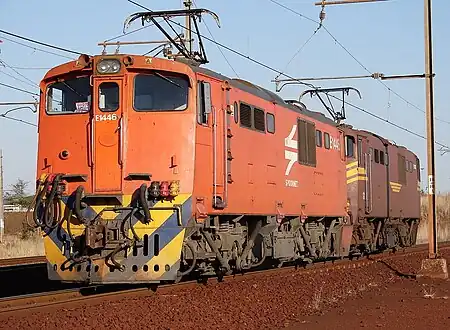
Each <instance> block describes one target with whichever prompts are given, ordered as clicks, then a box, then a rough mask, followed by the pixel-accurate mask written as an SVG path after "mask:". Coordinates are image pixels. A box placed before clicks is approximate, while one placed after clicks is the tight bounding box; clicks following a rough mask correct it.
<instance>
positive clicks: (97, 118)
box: [95, 113, 117, 121]
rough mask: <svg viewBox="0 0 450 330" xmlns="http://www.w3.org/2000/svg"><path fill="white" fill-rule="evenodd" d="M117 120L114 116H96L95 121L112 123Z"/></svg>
mask: <svg viewBox="0 0 450 330" xmlns="http://www.w3.org/2000/svg"><path fill="white" fill-rule="evenodd" d="M112 120H117V115H116V114H115V113H113V114H111V113H110V114H107V115H106V114H105V115H95V121H112Z"/></svg>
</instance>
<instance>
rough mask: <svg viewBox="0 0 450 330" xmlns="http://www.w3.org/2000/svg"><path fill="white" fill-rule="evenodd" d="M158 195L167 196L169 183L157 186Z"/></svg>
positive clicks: (165, 182)
mask: <svg viewBox="0 0 450 330" xmlns="http://www.w3.org/2000/svg"><path fill="white" fill-rule="evenodd" d="M159 193H160V194H161V197H167V196H169V182H167V181H163V182H161V185H160V186H159Z"/></svg>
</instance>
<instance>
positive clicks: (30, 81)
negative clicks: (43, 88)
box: [0, 59, 39, 87]
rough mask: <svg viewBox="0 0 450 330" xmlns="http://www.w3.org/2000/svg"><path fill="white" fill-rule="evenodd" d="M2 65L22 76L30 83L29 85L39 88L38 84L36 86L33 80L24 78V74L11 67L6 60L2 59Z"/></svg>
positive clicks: (0, 61) (0, 62)
mask: <svg viewBox="0 0 450 330" xmlns="http://www.w3.org/2000/svg"><path fill="white" fill-rule="evenodd" d="M0 64H3V65H4V66H5V67H8V68H9V69H11V70H12V71H14V72H15V73H16V74H17V75H19V76H21V77H22V78H24V79H25V80H26V81H28V82H29V83H31V84H32V85H33V86H35V87H39V85H38V84H36V83H35V82H34V81H33V80H31V79H29V78H28V77H26V76H24V75H23V74H21V73H20V72H19V71H17V70H16V69H14V68H13V67H12V66H10V65H9V64H8V63H6V62H5V61H4V60H1V59H0Z"/></svg>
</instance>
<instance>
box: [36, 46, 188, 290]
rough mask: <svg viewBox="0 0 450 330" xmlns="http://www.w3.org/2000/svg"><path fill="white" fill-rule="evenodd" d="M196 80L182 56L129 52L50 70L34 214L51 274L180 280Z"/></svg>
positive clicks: (97, 280) (59, 277)
mask: <svg viewBox="0 0 450 330" xmlns="http://www.w3.org/2000/svg"><path fill="white" fill-rule="evenodd" d="M194 79H195V76H194V75H193V72H192V70H190V68H189V66H187V65H185V64H183V63H179V62H175V61H169V60H164V59H158V58H151V57H145V56H133V57H132V56H127V55H114V56H111V55H105V56H95V57H87V56H80V58H79V59H78V60H77V61H73V62H70V63H66V64H63V65H61V66H59V67H56V68H54V69H52V70H50V71H49V72H48V73H47V75H46V76H45V78H44V79H43V81H42V83H41V91H42V97H41V104H40V115H39V144H38V149H39V151H38V168H37V171H38V176H39V177H40V180H39V181H38V196H37V197H39V198H37V201H38V203H37V205H36V211H35V221H36V224H37V225H38V226H40V227H41V228H42V229H43V231H44V232H45V233H46V235H45V237H44V242H45V243H44V244H45V248H46V255H47V259H48V264H49V267H48V269H49V274H50V278H51V279H56V280H70V281H72V280H77V281H90V282H92V283H103V282H123V280H121V278H123V275H124V274H123V272H125V273H126V275H127V276H126V278H128V281H133V282H139V281H145V282H148V281H153V280H155V281H160V280H174V279H175V278H176V276H177V269H178V268H179V267H178V265H179V257H180V256H179V254H177V253H171V251H172V252H173V251H176V250H178V251H180V250H181V245H182V242H183V238H184V231H185V229H184V228H185V227H186V225H187V222H188V219H190V218H191V205H190V203H191V195H192V187H193V167H194V132H195V122H196V120H195V113H196V110H195V109H196V97H195V95H196V93H195V88H194V86H195V84H194ZM148 206H149V207H148Z"/></svg>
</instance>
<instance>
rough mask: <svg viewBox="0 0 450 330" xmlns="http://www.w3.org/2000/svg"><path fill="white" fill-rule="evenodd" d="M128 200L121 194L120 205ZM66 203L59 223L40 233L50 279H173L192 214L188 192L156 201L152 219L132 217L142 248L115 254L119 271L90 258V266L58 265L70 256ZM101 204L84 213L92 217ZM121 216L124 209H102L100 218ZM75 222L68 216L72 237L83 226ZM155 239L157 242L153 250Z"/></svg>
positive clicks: (127, 202)
mask: <svg viewBox="0 0 450 330" xmlns="http://www.w3.org/2000/svg"><path fill="white" fill-rule="evenodd" d="M130 202H131V195H129V196H123V205H129V204H130ZM67 203H68V201H67V199H64V200H63V206H62V208H63V209H62V213H63V214H64V218H63V221H62V224H61V226H59V227H57V228H55V229H53V230H49V231H47V232H46V233H45V235H44V247H45V254H46V258H47V262H48V270H49V276H50V278H51V279H55V280H64V281H84V280H86V279H87V277H89V280H90V282H92V283H106V282H110V283H130V282H141V281H143V282H147V281H158V280H162V279H164V280H174V279H175V278H176V274H177V270H178V266H179V261H180V256H181V249H182V245H183V241H184V234H185V228H186V225H187V223H188V221H189V220H190V218H191V215H192V197H191V194H180V195H178V196H176V197H175V198H174V200H172V201H170V202H169V201H158V202H157V203H156V204H155V205H153V206H152V208H151V210H150V215H151V219H152V221H151V222H150V223H149V224H144V223H142V222H140V221H138V220H137V219H136V218H134V217H133V218H132V225H133V228H134V230H135V232H136V234H137V236H138V237H139V239H140V240H141V241H140V242H139V245H140V246H142V247H140V248H138V249H137V250H136V251H137V253H136V251H135V252H134V253H133V249H132V248H131V249H128V250H125V252H124V251H122V252H121V253H119V254H117V256H116V259H117V261H118V262H120V263H121V264H122V265H124V266H125V270H124V271H123V272H121V271H119V270H115V271H111V269H110V267H109V266H108V265H107V264H105V260H104V259H99V260H93V261H92V264H90V265H89V264H88V263H87V262H84V263H82V264H80V265H75V267H74V268H73V269H72V270H69V269H64V267H61V265H64V264H65V263H66V262H67V260H68V258H69V255H70V249H69V246H66V245H67V237H68V233H67V219H68V212H67V210H68V208H67V206H66V204H67ZM105 207H107V205H102V206H98V205H96V206H89V207H88V208H87V209H86V210H85V211H84V212H86V216H89V218H91V219H92V216H94V217H95V216H96V215H97V214H99V213H100V212H101V211H102V210H103V209H104V208H105ZM158 208H159V209H160V210H158ZM161 208H163V209H161ZM172 208H173V209H172ZM125 215H126V211H125V214H124V213H120V214H119V215H118V214H117V213H115V212H103V213H102V218H103V219H105V220H121V219H123V217H124V216H125ZM77 221H78V220H77V219H76V218H75V217H74V216H72V219H71V222H70V228H71V232H72V235H73V236H75V237H79V236H80V235H82V234H83V232H84V229H85V227H84V225H82V224H77ZM128 236H129V237H133V235H132V233H131V230H129V233H128ZM144 240H146V241H147V242H146V244H144ZM155 240H157V242H158V243H157V248H156V251H155V244H154V242H155ZM65 242H66V244H65ZM144 247H146V251H144ZM155 252H156V253H155ZM67 266H68V265H67ZM78 266H79V267H78Z"/></svg>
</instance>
